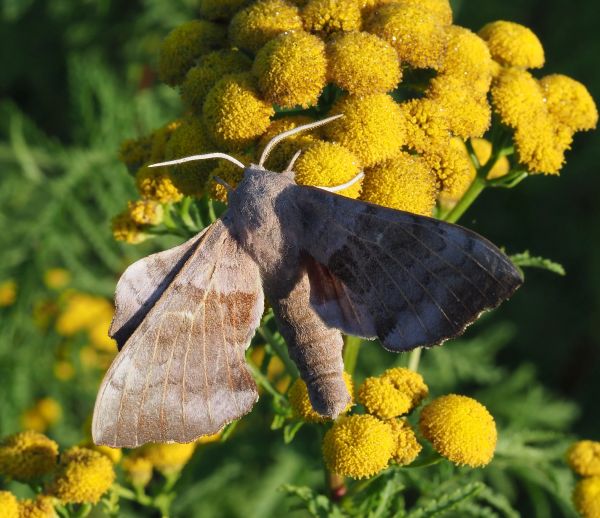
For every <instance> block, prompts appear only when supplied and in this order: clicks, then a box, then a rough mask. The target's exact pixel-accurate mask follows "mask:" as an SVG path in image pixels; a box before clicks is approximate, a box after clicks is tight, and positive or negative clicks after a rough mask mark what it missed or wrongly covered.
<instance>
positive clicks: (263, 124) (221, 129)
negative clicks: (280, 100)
mask: <svg viewBox="0 0 600 518" xmlns="http://www.w3.org/2000/svg"><path fill="white" fill-rule="evenodd" d="M202 113H203V118H204V122H205V125H206V129H207V130H208V133H209V135H210V137H211V138H212V140H214V141H215V142H216V143H217V144H219V145H222V146H224V147H226V148H228V149H240V148H242V147H244V146H246V145H248V144H250V143H251V142H252V141H253V140H254V139H255V138H257V137H259V136H260V135H262V134H263V133H264V132H265V131H266V129H267V128H268V127H269V124H270V123H271V116H272V115H273V114H274V113H275V111H274V110H273V106H272V105H271V104H270V103H268V102H267V101H264V100H263V99H261V97H260V95H259V93H258V88H257V84H256V79H255V78H254V77H253V76H252V75H251V74H250V73H242V74H232V75H228V76H225V77H224V78H222V79H221V80H219V81H218V82H217V84H215V86H213V87H212V89H211V90H210V92H208V95H207V96H206V100H205V102H204V108H203V110H202ZM213 167H214V164H213Z"/></svg>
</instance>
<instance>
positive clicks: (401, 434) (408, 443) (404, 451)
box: [387, 419, 423, 466]
mask: <svg viewBox="0 0 600 518" xmlns="http://www.w3.org/2000/svg"><path fill="white" fill-rule="evenodd" d="M387 423H388V424H389V425H390V426H391V428H392V434H393V435H394V438H395V439H396V445H395V448H394V452H393V453H392V458H393V459H394V460H395V461H396V462H397V463H398V464H400V466H407V465H408V464H410V463H411V462H412V461H414V460H415V459H416V458H417V456H418V455H419V453H420V452H421V450H422V449H423V447H422V446H421V445H420V444H419V441H417V436H416V435H415V432H414V430H413V429H412V428H411V427H410V425H409V424H408V422H407V421H406V419H390V420H389V421H387Z"/></svg>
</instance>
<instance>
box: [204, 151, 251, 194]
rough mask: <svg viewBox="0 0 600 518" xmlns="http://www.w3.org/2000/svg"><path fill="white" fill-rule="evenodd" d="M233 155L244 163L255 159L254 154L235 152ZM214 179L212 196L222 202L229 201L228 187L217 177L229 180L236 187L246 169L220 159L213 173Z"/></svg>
mask: <svg viewBox="0 0 600 518" xmlns="http://www.w3.org/2000/svg"><path fill="white" fill-rule="evenodd" d="M231 156H233V157H234V158H237V159H238V160H239V161H240V162H242V164H246V165H249V164H250V163H251V162H252V161H253V160H252V158H253V157H252V156H250V155H248V154H245V153H233V154H232V155H231ZM211 176H212V181H211V183H210V196H211V198H214V199H215V200H219V201H220V202H221V203H227V196H228V192H227V189H226V188H225V187H224V186H223V185H221V184H220V183H218V182H217V181H216V178H217V177H218V178H220V179H221V180H223V181H225V182H227V183H228V184H229V185H230V186H231V187H233V188H234V189H235V187H236V185H237V184H238V183H239V182H241V180H242V178H243V177H244V170H243V169H240V168H239V167H238V166H237V165H235V164H233V163H231V162H229V161H228V160H219V161H218V163H217V165H216V167H215V168H214V169H213V170H212V173H211Z"/></svg>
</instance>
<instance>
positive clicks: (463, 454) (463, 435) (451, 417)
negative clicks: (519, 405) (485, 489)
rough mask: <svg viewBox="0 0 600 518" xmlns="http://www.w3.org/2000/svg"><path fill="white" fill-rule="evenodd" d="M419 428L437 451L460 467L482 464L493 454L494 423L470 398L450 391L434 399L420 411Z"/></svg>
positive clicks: (488, 460)
mask: <svg viewBox="0 0 600 518" xmlns="http://www.w3.org/2000/svg"><path fill="white" fill-rule="evenodd" d="M420 427H421V433H422V434H423V435H424V436H425V438H426V439H427V440H429V441H430V442H431V443H432V444H433V447H434V448H435V449H436V451H437V452H439V453H440V454H441V455H443V456H444V457H446V458H447V459H448V460H450V461H451V462H453V463H454V464H457V465H459V466H462V465H467V466H471V467H480V466H485V465H486V464H488V463H489V462H490V461H491V460H492V457H493V456H494V450H495V449H496V440H497V433H496V423H495V422H494V418H493V417H492V416H491V415H490V413H489V412H488V411H487V409H486V408H485V407H484V406H483V405H482V404H481V403H479V402H478V401H475V400H474V399H472V398H469V397H466V396H459V395H456V394H449V395H446V396H441V397H438V398H437V399H434V400H433V401H432V402H431V403H429V404H428V405H427V406H426V407H425V408H424V409H423V411H422V412H421V418H420Z"/></svg>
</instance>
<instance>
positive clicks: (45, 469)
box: [0, 430, 58, 481]
mask: <svg viewBox="0 0 600 518" xmlns="http://www.w3.org/2000/svg"><path fill="white" fill-rule="evenodd" d="M57 456H58V444H56V443H55V442H54V441H53V440H52V439H49V438H48V437H46V436H45V435H43V434H41V433H38V432H34V431H32V430H28V431H25V432H20V433H16V434H14V435H10V436H8V437H6V438H5V439H4V441H3V442H2V443H1V444H0V473H3V474H4V475H6V476H8V477H11V478H14V479H15V480H21V481H28V480H32V479H35V478H38V477H42V476H44V475H46V474H47V473H49V472H51V471H52V470H53V469H54V466H55V465H56V458H57Z"/></svg>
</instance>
